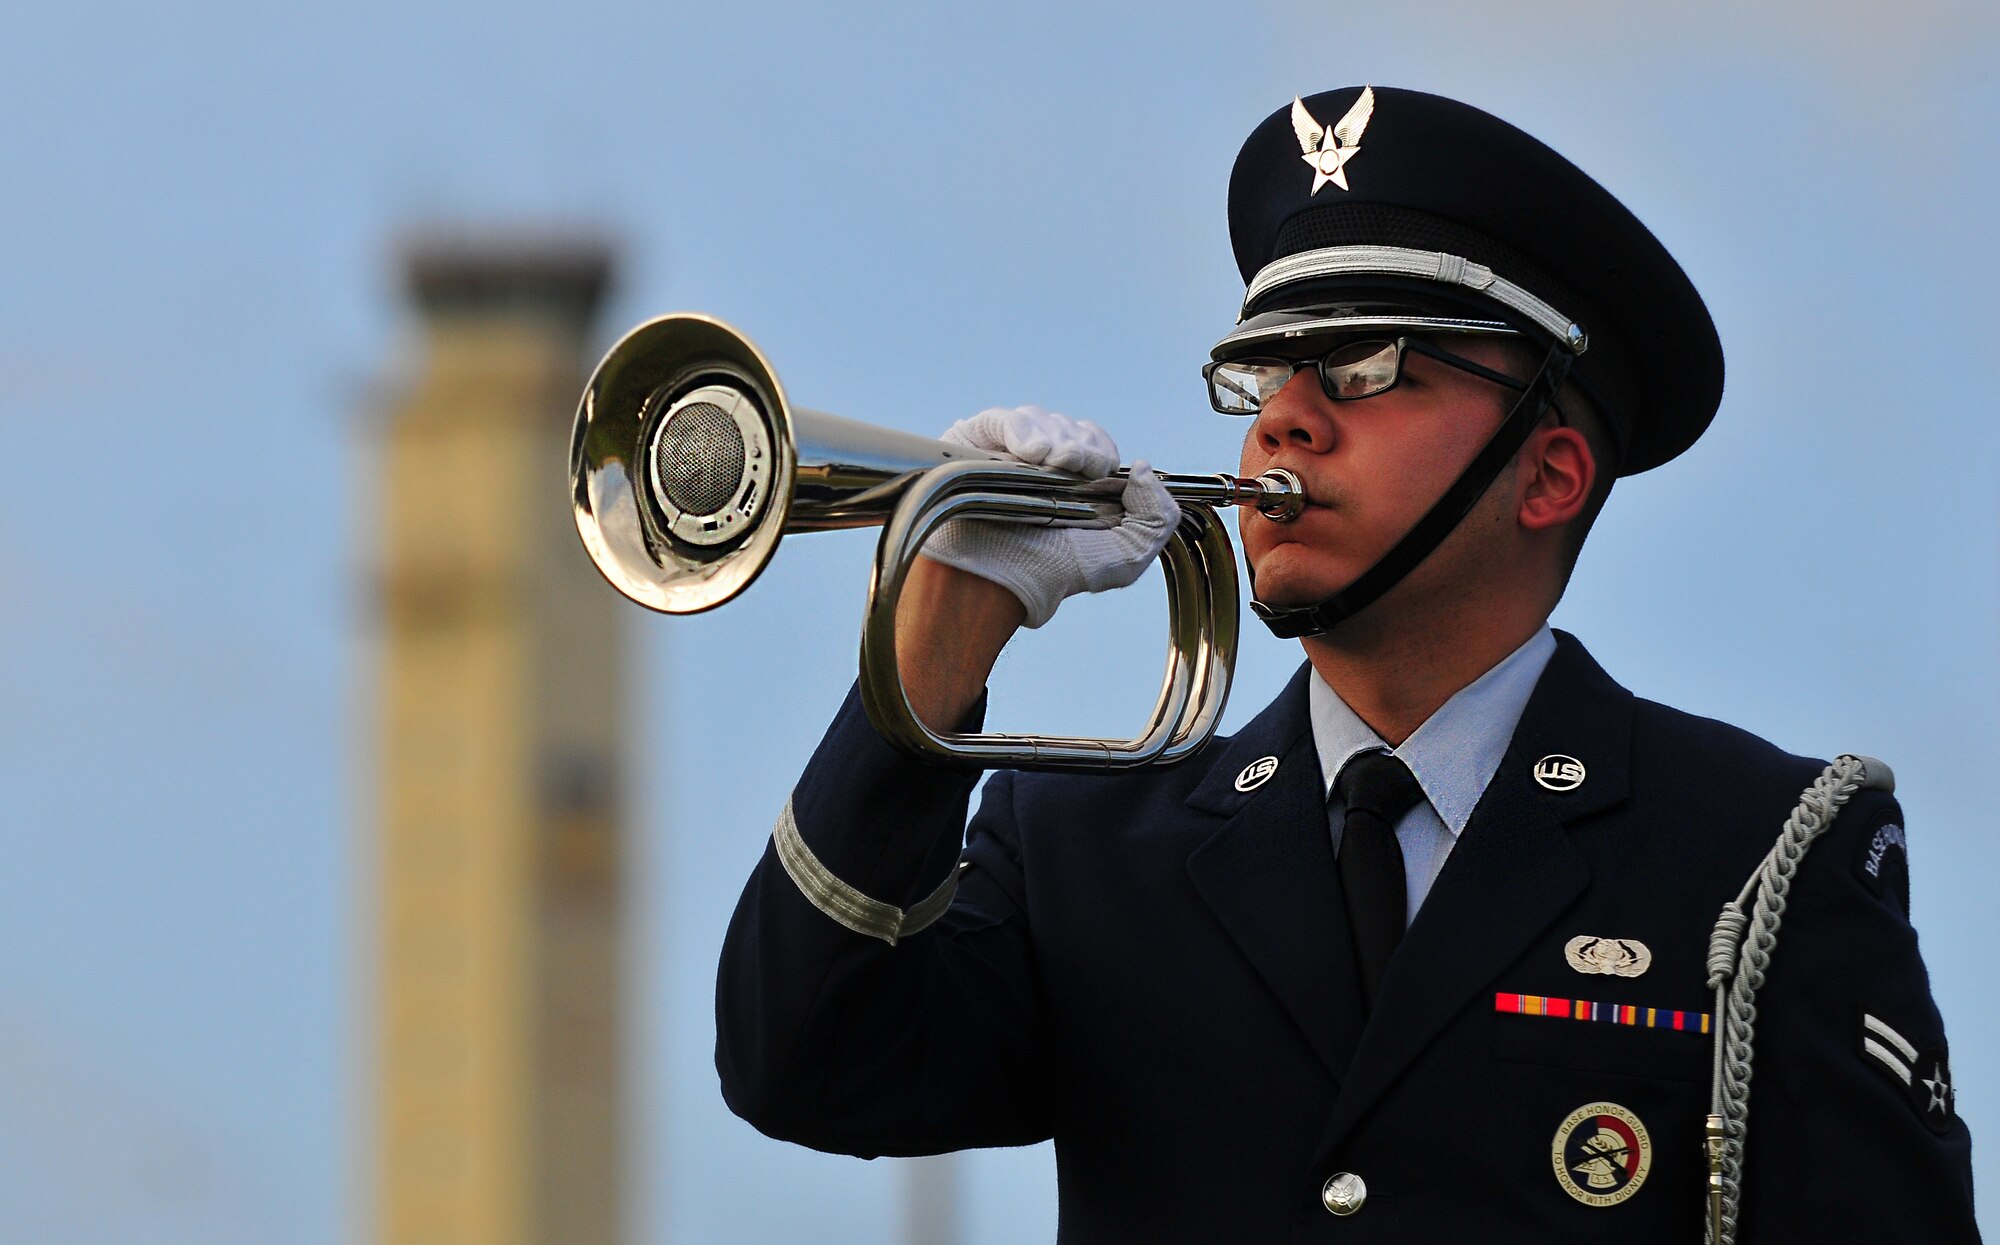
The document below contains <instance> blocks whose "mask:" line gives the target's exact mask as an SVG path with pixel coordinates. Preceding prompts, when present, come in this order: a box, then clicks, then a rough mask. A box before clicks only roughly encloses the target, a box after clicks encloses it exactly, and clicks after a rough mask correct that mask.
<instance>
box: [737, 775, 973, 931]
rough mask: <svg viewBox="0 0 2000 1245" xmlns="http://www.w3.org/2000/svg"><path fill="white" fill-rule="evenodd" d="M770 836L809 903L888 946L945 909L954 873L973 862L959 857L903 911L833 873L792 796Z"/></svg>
mask: <svg viewBox="0 0 2000 1245" xmlns="http://www.w3.org/2000/svg"><path fill="white" fill-rule="evenodd" d="M771 841H772V842H773V843H775V844H776V845H777V848H778V863H779V864H781V865H783V866H784V867H785V873H786V875H787V876H788V877H790V878H791V879H792V884H793V885H794V886H797V887H798V888H799V893H800V894H802V895H804V896H805V897H806V901H807V902H808V903H810V904H812V906H813V907H815V908H818V909H819V910H820V911H821V912H824V913H826V914H827V915H828V916H830V917H832V918H833V919H834V920H836V921H838V922H840V923H841V924H842V925H845V926H846V927H847V928H849V929H851V930H853V931H854V932H855V933H857V934H866V935H867V936H868V937H870V938H880V939H881V940H882V941H883V942H886V943H888V944H889V945H890V946H892V947H893V946H895V945H896V941H897V940H898V939H900V938H903V937H906V936H907V935H910V934H914V933H916V932H917V931H919V930H921V929H923V928H925V927H926V926H928V925H930V924H931V923H932V922H933V921H936V920H937V919H938V918H939V917H941V916H943V915H944V914H945V909H947V908H949V907H951V897H952V895H953V894H954V893H956V892H957V890H958V875H959V874H960V873H961V872H963V871H964V870H965V869H966V868H967V867H968V866H969V865H970V863H971V862H969V861H963V860H962V861H960V862H958V864H956V865H954V866H953V867H952V870H951V874H950V876H948V877H946V878H945V880H944V881H943V882H940V883H939V884H938V888H937V889H936V890H934V891H932V892H931V893H930V894H928V895H926V896H924V898H923V899H921V900H919V901H918V902H917V903H915V904H913V905H911V906H910V909H909V910H908V911H907V912H906V911H904V910H903V909H901V908H898V907H896V906H894V905H893V904H886V903H883V902H882V901H881V900H879V899H870V898H869V897H868V896H866V895H864V894H862V893H861V892H860V891H858V890H855V889H854V888H853V887H852V886H849V885H848V884H847V883H845V882H843V881H841V880H840V879H839V878H837V877H835V876H833V873H832V872H831V871H830V870H828V869H827V867H826V866H825V865H824V864H821V863H820V859H819V857H817V856H815V855H813V852H812V849H811V848H810V847H807V846H806V841H805V839H804V838H803V837H802V836H801V835H800V834H799V823H798V822H797V821H795V820H793V818H792V802H791V801H790V800H786V801H785V811H784V812H782V813H780V814H778V826H777V829H775V830H773V831H772V832H771Z"/></svg>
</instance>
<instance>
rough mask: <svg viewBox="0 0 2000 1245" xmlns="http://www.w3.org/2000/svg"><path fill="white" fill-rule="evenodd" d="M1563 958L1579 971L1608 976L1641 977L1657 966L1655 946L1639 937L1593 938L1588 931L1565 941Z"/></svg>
mask: <svg viewBox="0 0 2000 1245" xmlns="http://www.w3.org/2000/svg"><path fill="white" fill-rule="evenodd" d="M1563 958H1564V959H1566V960H1568V961H1569V966H1570V967H1571V968H1573V969H1575V970H1576V971H1577V972H1579V973H1597V974H1600V975H1602V976H1605V977H1637V976H1640V975H1641V974H1643V973H1644V972H1645V971H1646V970H1647V969H1649V968H1651V967H1652V966H1653V952H1652V950H1651V948H1649V947H1647V946H1646V944H1645V943H1643V942H1640V941H1639V940H1638V939H1637V938H1593V937H1591V936H1590V935H1588V934H1585V935H1582V936H1581V937H1577V938H1572V939H1570V940H1569V942H1568V943H1566V944H1564V946H1563Z"/></svg>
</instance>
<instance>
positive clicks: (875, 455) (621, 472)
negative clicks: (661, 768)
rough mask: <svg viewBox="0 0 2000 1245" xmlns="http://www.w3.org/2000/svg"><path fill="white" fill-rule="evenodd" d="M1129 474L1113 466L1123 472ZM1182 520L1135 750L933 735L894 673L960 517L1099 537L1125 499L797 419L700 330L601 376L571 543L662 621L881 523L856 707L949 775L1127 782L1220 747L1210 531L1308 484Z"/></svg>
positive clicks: (1221, 672) (725, 337) (751, 352)
mask: <svg viewBox="0 0 2000 1245" xmlns="http://www.w3.org/2000/svg"><path fill="white" fill-rule="evenodd" d="M1121 470H1122V469H1121ZM1160 480H1161V482H1162V483H1164V484H1165V485H1166V487H1167V490H1168V492H1170V493H1172V494H1173V496H1174V497H1175V498H1176V499H1177V500H1178V501H1179V502H1180V503H1181V523H1180V526H1179V528H1178V529H1177V530H1176V532H1175V533H1174V536H1173V538H1172V539H1171V540H1170V541H1169V542H1168V545H1167V548H1166V549H1165V551H1164V552H1162V554H1161V555H1160V558H1161V563H1162V567H1163V569H1164V571H1165V574H1166V580H1167V620H1168V621H1167V626H1168V633H1169V643H1168V660H1167V669H1166V673H1165V676H1164V678H1163V680H1162V683H1161V688H1160V694H1159V697H1158V699H1157V700H1156V701H1155V703H1154V706H1153V714H1152V717H1151V719H1150V720H1149V722H1148V725H1147V727H1146V729H1145V730H1144V731H1143V732H1142V733H1141V734H1140V735H1139V736H1138V737H1136V738H1134V739H1130V740H1115V739H1090V738H1075V737H1064V736H1048V735H1001V734H940V733H938V732H936V731H933V730H932V729H931V728H930V727H929V726H927V725H926V724H925V723H924V722H922V721H921V720H920V719H918V717H917V716H916V714H915V712H914V711H913V710H912V709H911V708H910V704H909V699H908V697H907V695H906V694H905V693H904V690H903V685H902V680H901V677H900V675H899V673H898V669H897V665H896V626H895V622H896V603H897V600H898V598H899V597H900V595H901V592H902V585H903V579H904V576H905V575H906V573H907V572H908V570H909V567H910V565H911V563H912V561H913V560H914V559H915V557H916V555H917V552H918V550H919V548H920V547H921V546H922V544H923V542H924V540H925V539H926V538H927V537H928V536H929V535H930V534H931V532H933V531H934V530H935V529H936V528H937V526H938V525H939V524H941V523H943V522H945V521H946V520H948V519H951V518H954V517H975V518H982V519H993V520H999V521H1003V522H1012V523H1036V524H1055V525H1072V526H1076V525H1096V526H1103V525H1104V524H1106V523H1107V522H1111V521H1114V520H1115V518H1116V516H1117V514H1118V505H1117V501H1116V494H1115V493H1107V492H1106V491H1104V489H1103V487H1102V486H1101V485H1098V486H1094V487H1093V486H1092V485H1091V484H1090V483H1089V482H1087V481H1083V480H1079V479H1077V478H1076V477H1075V476H1072V475H1069V474H1067V473H1064V472H1059V471H1053V470H1049V469H1046V468H1041V467H1031V466H1027V465H1024V464H1021V463H1017V462H1014V461H1012V460H1009V459H1004V458H1000V457H997V456H995V455H990V454H985V453H982V452H980V451H978V450H975V449H971V448H968V447H965V446H960V445H953V444H950V443H948V442H944V441H935V440H932V439H930V438H928V437H920V436H916V435H914V434H911V433H904V432H897V431H894V430H892V429H886V428H879V427H876V426H874V425H872V424H865V423H861V422H859V421H856V420H851V419H842V418H840V417H839V416H835V415H827V414H824V413H822V412H819V411H810V410H804V409H801V408H799V407H794V406H792V405H791V404H790V403H789V402H788V401H787V400H786V398H785V391H784V388H783V387H782V386H781V385H780V384H779V383H778V376H777V373H776V372H775V371H773V370H772V368H771V365H770V364H769V362H767V361H766V360H765V358H764V356H763V354H762V353H761V352H760V351H758V349H757V347H756V346H755V345H753V344H752V343H751V342H750V340H749V339H748V338H747V337H745V336H743V334H741V333H739V332H737V331H736V330H735V329H733V328H731V327H729V326H728V325H726V324H724V323H723V322H722V321H720V320H717V319H714V318H712V317H709V316H704V315H696V314H688V313H684V314H678V315H669V316H662V317H660V318H658V319H655V320H649V321H647V322H646V323H644V324H641V325H640V326H639V327H637V328H635V329H633V330H632V331H631V332H630V333H627V334H626V335H625V337H624V339H623V340H621V341H619V342H618V344H617V345H615V346H613V347H612V348H611V351H610V353H608V354H606V355H605V357H604V361H603V362H602V363H599V364H598V365H597V370H596V371H595V372H594V373H592V375H591V378H590V382H589V384H588V386H587V387H586V388H585V389H584V393H583V399H582V401H581V403H580V404H579V406H578V408H577V415H576V425H575V429H574V431H573V434H572V438H571V442H570V484H571V500H572V504H573V507H574V513H575V517H576V527H577V532H578V533H579V534H580V535H581V536H582V537H583V544H584V547H585V548H586V549H587V550H589V552H590V556H591V560H592V561H594V562H596V564H597V568H598V570H600V571H602V572H603V573H604V576H605V578H606V579H608V580H610V581H611V584H612V585H613V586H614V587H616V588H617V589H618V590H619V591H620V592H622V593H624V594H625V595H626V596H628V597H630V598H631V599H633V600H634V601H637V602H638V603H639V604H641V605H644V606H647V607H649V608H651V609H655V610H659V611H662V612H664V613H669V614H691V613H695V612H698V611H701V610H706V609H712V608H714V607H715V606H718V605H721V604H722V603H724V602H725V601H728V600H730V599H731V598H733V597H735V596H736V595H737V594H738V593H740V592H742V591H743V590H744V589H745V588H747V587H749V585H750V583H751V581H753V580H754V579H756V577H757V575H758V573H759V572H760V571H762V570H763V569H764V566H765V564H766V563H768V562H769V561H770V559H771V555H772V553H773V552H774V551H776V549H777V547H778V541H779V539H780V538H781V537H783V536H785V535H787V534H789V533H792V532H809V531H823V530H828V529H835V528H850V527H871V526H875V525H878V524H879V525H880V526H881V527H882V535H881V537H880V540H879V543H878V545H877V549H876V557H875V565H874V569H873V571H872V572H871V573H870V576H869V584H868V604H867V607H866V611H865V615H864V620H863V625H862V635H861V676H860V684H861V696H862V702H863V704H864V706H865V707H866V708H867V711H868V716H869V718H870V720H871V721H872V722H873V723H874V725H875V728H876V730H878V731H879V732H881V734H882V736H883V737H884V738H885V739H887V740H889V741H890V742H891V743H892V744H894V745H896V746H898V747H900V748H903V749H904V750H906V751H909V752H912V753H914V754H916V755H918V756H921V757H924V758H927V759H930V760H933V761H938V762H942V763H945V764H949V765H955V766H961V767H976V768H1012V769H1105V768H1111V769H1124V768H1130V767H1134V766H1141V765H1154V764H1161V765H1164V764H1171V763H1172V762H1174V761H1178V760H1181V759H1183V758H1185V757H1187V756H1189V755H1190V754H1192V753H1193V752H1194V751H1195V750H1197V749H1198V748H1200V747H1201V745H1202V744H1204V743H1206V742H1207V741H1208V739H1209V737H1210V736H1211V735H1213V734H1214V733H1215V729H1216V726H1217V724H1218V723H1219V721H1220V719H1221V716H1222V708H1223V704H1224V702H1225V700H1226V699H1227V697H1228V693H1229V677H1230V671H1231V668H1232V666H1233V664H1234V660H1235V655H1236V640H1237V618H1238V602H1237V593H1236V558H1235V551H1234V549H1233V548H1232V547H1231V545H1230V542H1229V537H1228V535H1227V534H1226V533H1225V532H1224V531H1223V528H1222V524H1221V522H1220V520H1219V519H1218V518H1217V516H1216V512H1215V509H1214V508H1215V507H1216V506H1221V505H1254V506H1256V507H1258V509H1259V510H1260V511H1262V512H1263V513H1264V514H1266V515H1268V516H1270V517H1271V518H1273V519H1277V520H1279V521H1288V520H1290V519H1291V518H1294V517H1296V516H1297V514H1298V513H1299V511H1300V510H1301V509H1302V508H1303V506H1304V504H1305V498H1304V491H1303V488H1302V486H1301V485H1300V483H1299V480H1298V477H1296V476H1294V475H1292V473H1290V472H1288V471H1283V470H1277V471H1272V472H1268V473H1266V474H1265V475H1263V476H1260V477H1258V478H1257V479H1255V480H1242V479H1238V478H1236V477H1235V476H1230V475H1172V474H1168V473H1164V472H1163V473H1161V474H1160Z"/></svg>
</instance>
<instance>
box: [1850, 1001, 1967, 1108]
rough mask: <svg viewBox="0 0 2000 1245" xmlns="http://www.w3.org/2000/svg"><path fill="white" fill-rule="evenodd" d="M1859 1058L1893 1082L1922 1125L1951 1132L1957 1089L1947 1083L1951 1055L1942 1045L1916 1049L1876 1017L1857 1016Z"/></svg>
mask: <svg viewBox="0 0 2000 1245" xmlns="http://www.w3.org/2000/svg"><path fill="white" fill-rule="evenodd" d="M1861 1057H1862V1059H1863V1060H1865V1061H1866V1062H1868V1063H1870V1064H1872V1065H1873V1066H1874V1067H1875V1068H1877V1069H1878V1070H1880V1071H1881V1072H1882V1073H1883V1074H1884V1075H1886V1076H1887V1077H1889V1079H1890V1080H1892V1081H1894V1082H1895V1083H1896V1085H1897V1086H1898V1087H1899V1088H1900V1089H1902V1091H1903V1094H1904V1096H1905V1097H1907V1098H1908V1099H1909V1100H1910V1106H1911V1108H1912V1109H1914V1110H1915V1111H1916V1113H1917V1115H1918V1116H1919V1117H1921V1118H1922V1119H1923V1121H1924V1124H1925V1125H1926V1126H1927V1127H1928V1128H1929V1129H1930V1130H1931V1131H1932V1132H1934V1133H1937V1134H1938V1135H1940V1136H1942V1135H1944V1134H1945V1133H1948V1132H1950V1131H1951V1122H1952V1117H1953V1116H1954V1115H1955V1114H1956V1112H1957V1105H1958V1101H1957V1100H1958V1090H1957V1089H1955V1088H1954V1087H1953V1086H1952V1083H1951V1054H1950V1052H1949V1051H1947V1050H1946V1049H1945V1048H1944V1047H1942V1046H1937V1047H1933V1048H1931V1049H1928V1050H1921V1051H1920V1050H1918V1049H1917V1047H1916V1045H1915V1044H1914V1043H1912V1042H1911V1041H1910V1039H1908V1038H1906V1037H1904V1036H1903V1035H1902V1034H1901V1033H1898V1032H1897V1031H1896V1029H1895V1027H1894V1026H1892V1025H1891V1024H1890V1023H1889V1022H1888V1021H1886V1020H1884V1019H1882V1018H1881V1017H1880V1016H1875V1015H1872V1014H1870V1013H1868V1012H1865V1011H1864V1012H1862V1013H1861Z"/></svg>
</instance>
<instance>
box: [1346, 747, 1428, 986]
mask: <svg viewBox="0 0 2000 1245" xmlns="http://www.w3.org/2000/svg"><path fill="white" fill-rule="evenodd" d="M1333 786H1334V790H1336V791H1338V792H1339V793H1340V800H1341V803H1342V804H1344V805H1346V813H1345V814H1344V816H1343V820H1342V822H1341V828H1340V890H1341V894H1342V895H1344V896H1345V897H1346V899H1347V923H1348V926H1349V927H1350V928H1351V929H1352V930H1353V931H1354V958H1355V961H1356V964H1357V966H1358V967H1359V968H1360V970H1361V996H1362V998H1363V999H1365V1000H1366V1001H1367V1003H1368V1005H1369V1006H1370V1007H1373V1006H1374V1005H1375V994H1376V990H1377V988H1378V987H1379V986H1380V985H1381V984H1382V970H1383V969H1384V968H1386V967H1387V966H1388V963H1389V957H1390V956H1391V955H1393V954H1394V953H1395V950H1396V944H1397V943H1399V942H1401V941H1402V940H1403V926H1404V924H1405V913H1406V908H1405V900H1404V888H1405V882H1404V878H1403V849H1402V847H1401V846H1400V845H1399V844H1398V843H1397V842H1396V823H1397V822H1399V821H1401V820H1402V819H1403V814H1404V813H1407V812H1409V811H1410V810H1411V809H1412V808H1414V807H1416V804H1417V801H1419V800H1421V799H1423V798H1424V791H1423V788H1422V787H1419V786H1418V785H1417V779H1416V775H1414V774H1412V773H1410V767H1409V766H1407V765H1405V764H1403V762H1402V761H1401V760H1399V759H1398V758H1396V757H1395V756H1392V755H1391V754H1389V753H1387V752H1364V753H1362V754H1361V755H1360V756H1357V757H1355V758H1354V759H1352V760H1350V761H1349V762H1348V763H1347V764H1346V765H1345V766H1343V767H1342V769H1341V771H1340V777H1339V778H1338V779H1336V780H1335V781H1334V784H1333Z"/></svg>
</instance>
